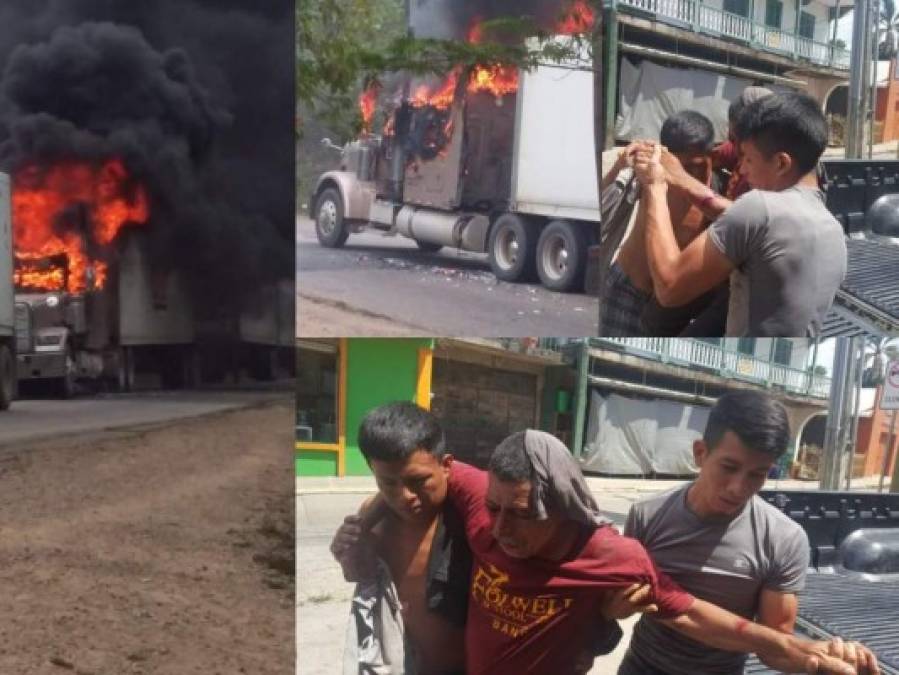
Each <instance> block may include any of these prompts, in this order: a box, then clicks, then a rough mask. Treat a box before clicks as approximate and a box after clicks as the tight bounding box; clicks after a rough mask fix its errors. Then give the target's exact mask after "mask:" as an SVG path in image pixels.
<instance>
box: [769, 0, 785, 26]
mask: <svg viewBox="0 0 899 675" xmlns="http://www.w3.org/2000/svg"><path fill="white" fill-rule="evenodd" d="M783 9H784V4H783V2H781V1H780V0H767V3H766V4H765V25H766V26H768V27H770V28H780V27H781V25H783V24H782V20H783Z"/></svg>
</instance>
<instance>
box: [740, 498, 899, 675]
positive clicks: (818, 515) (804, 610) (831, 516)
mask: <svg viewBox="0 0 899 675" xmlns="http://www.w3.org/2000/svg"><path fill="white" fill-rule="evenodd" d="M762 497H763V498H765V499H767V500H768V501H769V502H771V503H773V504H775V505H776V506H778V507H779V508H781V510H783V511H784V513H786V514H787V515H788V516H790V517H791V518H792V519H793V520H795V521H796V522H798V523H799V524H800V525H802V527H803V529H804V530H805V532H806V534H807V535H808V537H809V546H810V548H811V551H810V553H811V564H812V569H810V570H809V573H808V576H807V577H806V586H805V589H804V590H803V591H802V592H801V593H800V594H799V618H798V619H797V621H796V627H797V633H798V634H800V635H805V636H807V637H813V638H827V637H831V636H834V635H839V636H840V637H843V638H847V639H851V640H857V641H859V642H863V643H864V644H865V645H867V646H868V647H869V648H870V649H871V650H872V651H873V652H874V653H875V654H876V655H877V658H878V660H879V661H880V665H881V670H882V672H884V673H886V675H899V573H897V569H899V560H896V556H895V554H894V555H893V556H892V557H887V558H885V559H884V560H881V561H880V562H879V563H878V564H879V565H881V566H882V567H883V568H884V569H887V570H888V571H887V572H878V573H874V572H872V571H871V570H869V571H860V570H851V569H848V568H847V567H845V566H844V564H848V565H850V566H851V565H853V562H851V559H852V558H853V553H854V552H857V551H858V548H855V549H852V546H854V545H855V544H852V540H850V542H849V544H847V545H846V546H844V545H843V543H844V542H845V541H846V539H847V537H849V536H850V535H852V534H853V533H854V532H857V531H860V530H863V531H864V533H868V535H867V536H870V537H873V539H872V540H876V538H877V536H881V537H883V535H887V537H889V536H891V535H890V534H889V533H895V532H897V531H899V495H895V494H874V493H845V492H843V493H841V492H800V491H788V492H784V491H781V492H774V491H772V492H763V493H762ZM878 532H880V533H882V534H881V535H878V534H877V533H878ZM872 533H873V534H872ZM882 541H884V542H887V541H889V539H888V538H884V539H882ZM879 546H880V543H877V544H875V545H874V547H869V548H868V549H867V552H868V553H870V552H871V551H877V550H884V548H886V550H889V549H888V545H887V547H881V548H880V549H878V547H879ZM856 559H857V558H856ZM873 569H874V568H872V570H873ZM745 672H746V673H748V674H751V675H769V674H771V673H773V672H775V671H772V670H770V669H769V668H767V667H766V666H764V665H762V664H761V663H759V661H758V660H757V659H754V658H753V659H751V660H750V661H749V663H747V666H746V671H745Z"/></svg>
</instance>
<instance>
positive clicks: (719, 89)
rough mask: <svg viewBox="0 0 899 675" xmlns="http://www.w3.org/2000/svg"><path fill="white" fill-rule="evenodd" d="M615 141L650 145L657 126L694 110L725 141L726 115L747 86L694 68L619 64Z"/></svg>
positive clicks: (747, 82)
mask: <svg viewBox="0 0 899 675" xmlns="http://www.w3.org/2000/svg"><path fill="white" fill-rule="evenodd" d="M618 82H619V84H618V87H619V93H620V95H619V108H618V119H617V120H616V125H615V138H616V139H621V140H628V141H632V140H638V139H648V140H655V139H658V137H659V132H660V131H661V130H662V122H664V121H665V119H666V118H668V117H669V116H670V115H673V114H674V113H676V112H679V111H681V110H695V111H697V112H700V113H702V114H703V115H705V116H706V117H708V118H709V119H710V120H711V121H712V124H714V125H715V140H716V141H723V140H724V139H725V138H726V137H727V109H728V107H729V106H730V102H731V101H733V100H734V99H735V98H737V96H739V95H740V93H741V92H742V91H743V89H745V88H746V87H748V86H750V85H751V84H752V81H750V80H747V79H744V78H741V77H732V76H730V75H721V74H719V73H713V72H710V71H707V70H698V69H696V68H671V67H668V66H660V65H659V64H657V63H653V62H652V61H648V60H645V59H644V60H642V61H640V63H639V65H634V64H633V63H632V62H631V61H630V60H628V59H626V58H624V59H621V77H619V78H618Z"/></svg>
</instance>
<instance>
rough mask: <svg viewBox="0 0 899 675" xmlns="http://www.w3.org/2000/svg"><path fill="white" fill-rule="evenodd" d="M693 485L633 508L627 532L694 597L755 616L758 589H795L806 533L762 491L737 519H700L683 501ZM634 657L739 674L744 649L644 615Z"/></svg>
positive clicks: (682, 673)
mask: <svg viewBox="0 0 899 675" xmlns="http://www.w3.org/2000/svg"><path fill="white" fill-rule="evenodd" d="M690 485H692V483H688V484H687V485H685V486H682V487H679V488H676V489H674V490H670V491H668V492H665V493H663V494H661V495H657V496H654V497H651V498H649V499H647V500H644V501H641V502H638V503H636V504H634V505H633V506H632V507H631V510H630V513H628V516H627V522H626V523H625V526H624V534H625V535H626V536H628V537H633V538H634V539H636V540H637V541H639V542H640V543H642V544H643V546H644V547H645V548H646V550H647V551H648V552H649V555H650V556H651V557H652V559H653V560H654V561H655V563H656V565H657V566H658V568H659V569H660V570H662V571H664V572H665V573H666V574H668V576H670V577H671V578H672V579H674V581H676V582H677V583H678V584H680V585H681V587H683V588H684V590H686V591H688V592H690V593H692V594H693V595H694V596H696V597H697V598H701V599H702V600H705V601H707V602H710V603H712V604H714V605H718V606H719V607H721V608H723V609H726V610H728V611H731V612H733V613H734V614H739V615H740V616H743V617H745V618H747V619H755V617H756V613H757V609H758V601H759V596H760V593H761V591H762V589H765V588H767V589H771V590H774V591H779V592H783V593H795V592H797V591H799V590H801V589H802V587H803V585H804V583H805V572H806V569H807V568H808V564H809V545H808V537H807V536H806V534H805V532H804V531H803V530H802V528H801V527H800V526H799V525H797V524H796V523H795V522H794V521H792V520H790V519H789V518H788V517H787V516H785V515H784V514H783V513H781V512H780V511H778V510H777V509H776V508H774V507H773V506H771V505H770V504H768V503H767V502H765V501H764V500H763V499H761V498H760V497H753V498H752V499H751V500H750V501H749V503H747V504H746V506H745V507H744V508H743V510H742V511H741V512H740V513H739V514H738V515H737V516H735V517H734V518H732V519H730V520H726V521H722V520H702V519H700V518H699V517H698V516H697V515H696V514H695V513H694V512H693V511H691V510H690V508H689V507H688V506H687V501H686V498H687V490H688V489H689V487H690ZM630 649H631V652H632V653H633V657H632V658H633V659H634V660H636V661H637V662H643V663H645V664H646V665H647V666H649V667H648V668H645V669H644V670H650V668H657V669H660V670H662V671H663V672H666V673H671V674H673V675H697V674H698V673H710V674H711V673H714V674H716V675H717V674H725V673H726V674H728V675H731V674H733V673H742V672H743V664H744V663H745V660H746V655H745V654H740V653H737V652H730V651H723V650H720V649H712V648H711V647H707V646H705V645H703V644H700V643H698V642H696V641H694V640H691V639H690V638H687V637H686V636H684V635H681V634H680V633H678V632H676V631H674V630H672V629H671V628H669V627H667V626H665V625H664V624H662V623H660V622H658V621H656V620H654V619H653V618H652V617H651V616H650V615H646V616H643V617H642V618H641V619H640V621H639V622H638V623H637V625H636V626H635V627H634V634H633V637H632V638H631V644H630Z"/></svg>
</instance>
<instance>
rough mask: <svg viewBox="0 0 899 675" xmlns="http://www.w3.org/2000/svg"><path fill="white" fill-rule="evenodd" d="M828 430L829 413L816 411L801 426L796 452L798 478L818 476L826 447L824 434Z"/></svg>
mask: <svg viewBox="0 0 899 675" xmlns="http://www.w3.org/2000/svg"><path fill="white" fill-rule="evenodd" d="M826 430H827V413H826V412H816V413H812V414H811V415H809V416H808V417H807V418H806V419H805V421H803V423H802V424H801V425H800V426H799V430H798V432H797V434H796V444H795V449H796V451H795V454H794V455H793V461H794V462H795V464H796V469H797V474H796V477H797V478H809V479H814V478H817V477H818V476H819V475H820V474H819V473H818V468H819V465H820V460H821V456H822V455H823V449H824V434H825V432H826Z"/></svg>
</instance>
